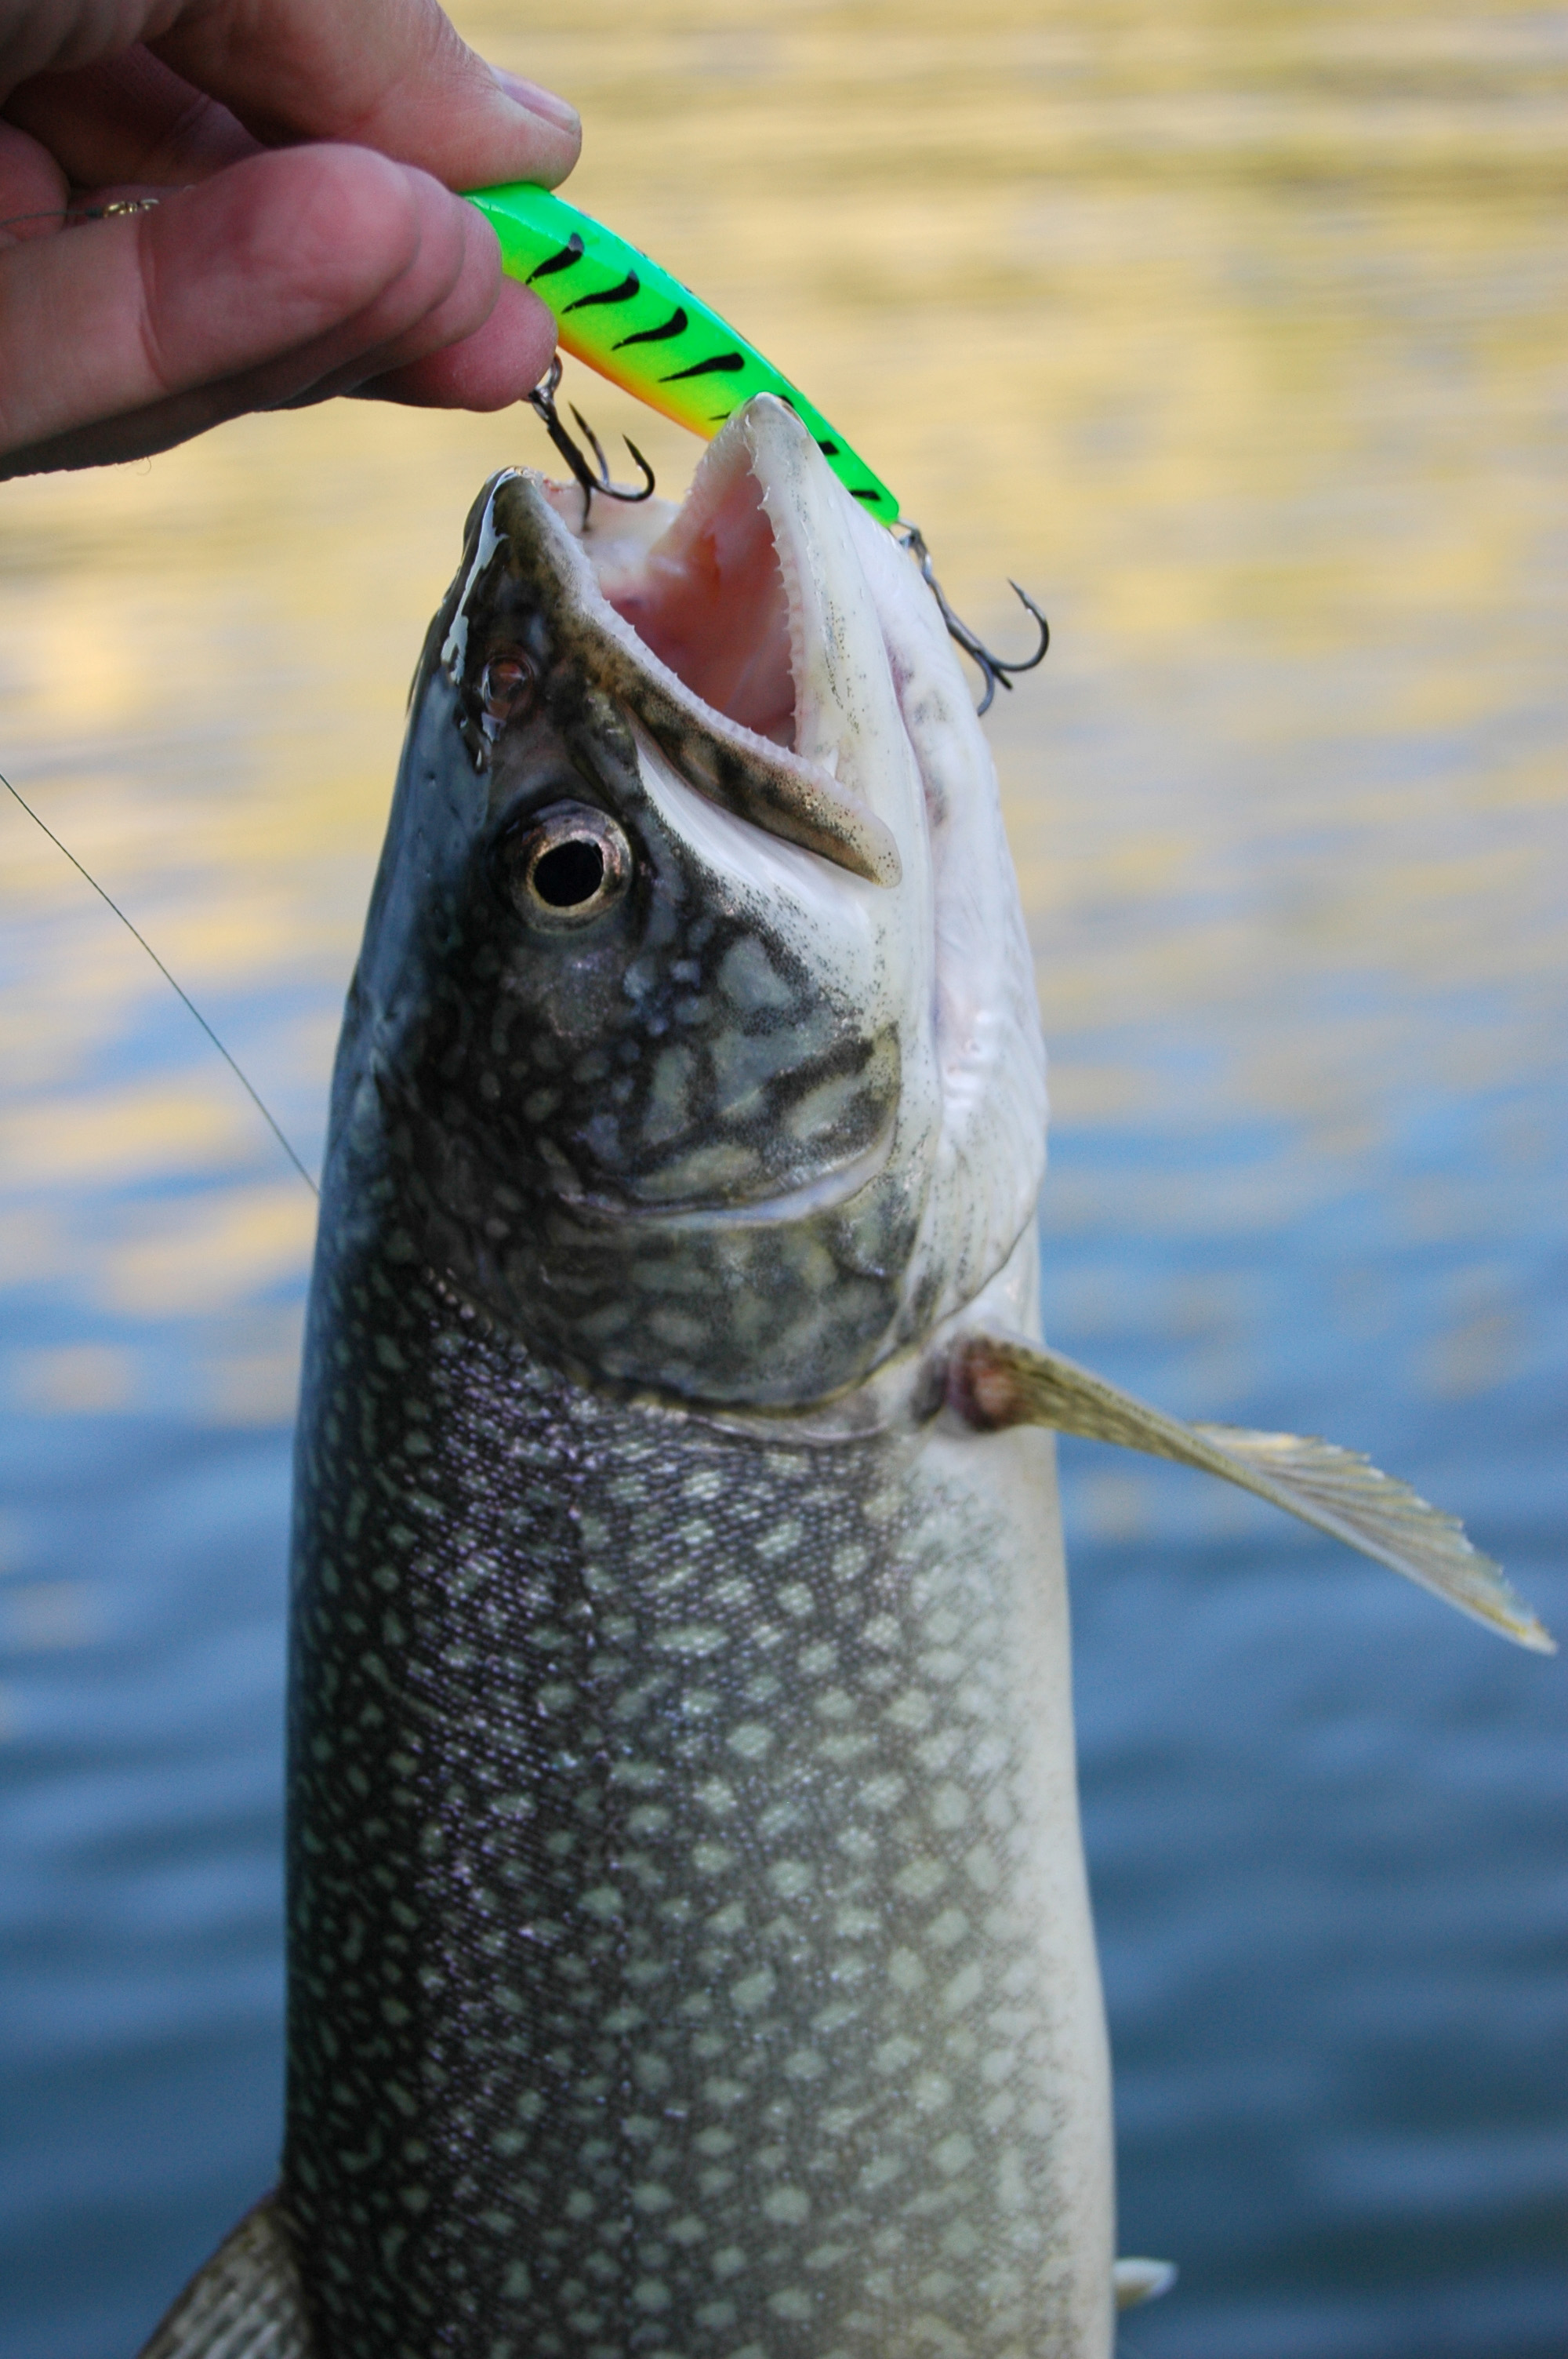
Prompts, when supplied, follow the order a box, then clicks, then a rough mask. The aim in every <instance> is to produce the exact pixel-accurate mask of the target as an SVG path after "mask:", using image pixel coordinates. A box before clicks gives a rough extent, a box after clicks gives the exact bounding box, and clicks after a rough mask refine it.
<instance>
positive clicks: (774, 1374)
mask: <svg viewBox="0 0 1568 2359" xmlns="http://www.w3.org/2000/svg"><path fill="white" fill-rule="evenodd" d="M585 506H586V503H583V502H581V500H580V498H579V490H578V488H577V487H576V486H574V485H566V486H562V485H558V484H551V483H550V482H549V481H548V480H547V479H546V478H545V477H544V476H542V475H540V474H537V473H533V472H531V471H529V470H526V469H509V470H506V471H503V473H501V474H500V475H498V476H497V477H495V478H494V479H493V480H492V482H491V483H490V484H488V485H487V486H486V487H485V489H484V490H483V492H482V493H481V495H480V498H479V500H478V501H477V502H476V504H475V506H474V508H473V510H472V512H471V514H470V518H469V522H468V525H467V527H466V533H465V538H464V545H463V550H462V555H461V560H460V566H459V570H458V572H457V575H456V578H455V580H454V582H453V584H452V587H451V589H450V591H449V593H448V596H447V598H446V600H445V601H444V603H443V604H442V606H441V608H440V610H439V611H438V614H437V615H436V617H435V620H434V622H433V624H432V625H431V628H430V632H429V634H428V636H427V641H426V645H425V648H424V651H423V654H422V657H421V659H420V663H419V667H418V670H417V672H416V679H415V683H414V688H413V691H412V696H411V709H410V718H409V723H408V732H407V738H406V747H405V753H404V757H403V762H402V766H401V769H400V772H399V777H398V782H397V788H396V791H395V799H394V803H393V808H392V812H391V816H390V820H389V823H388V832H387V839H386V845H385V849H384V854H383V858H382V863H381V866H380V869H379V872H378V875H377V878H376V882H375V886H374V888H373V896H372V900H371V906H370V912H369V916H368V919H367V923H366V929H365V937H364V943H363V947H362V952H361V956H360V960H359V963H358V966H357V968H356V971H355V974H354V977H353V981H352V984H351V989H350V993H349V998H348V1006H347V1010H346V1014H345V1019H344V1026H343V1031H342V1037H341V1044H340V1049H339V1054H338V1060H337V1066H336V1070H335V1074H334V1080H333V1087H332V1106H331V1119H330V1133H329V1141H328V1150H327V1159H326V1169H325V1172H324V1176H323V1185H322V1206H321V1217H320V1228H319V1241H318V1246H317V1256H316V1263H315V1268H314V1274H313V1277H312V1284H311V1297H310V1310H309V1315H308V1332H307V1344H306V1358H305V1371H304V1378H303V1386H302V1395H301V1406H300V1415H299V1422H298V1428H297V1458H296V1491H295V1528H294V1541H293V1560H292V1572H291V1582H292V1603H291V1641H290V1702H289V1736H288V1746H289V1768H288V2039H287V2045H288V2061H287V2125H286V2136H285V2147H284V2155H283V2161H282V2169H281V2177H280V2181H279V2185H278V2188H277V2189H276V2191H275V2193H274V2194H273V2195H272V2196H270V2197H268V2198H266V2199H265V2201H263V2202H262V2203H261V2204H259V2205H258V2206H257V2208H256V2209H255V2210H254V2211H253V2212H251V2213H250V2214H248V2215H247V2217H246V2219H245V2220H244V2221H243V2222H242V2223H240V2225H239V2227H238V2228H237V2229H236V2230H235V2231H233V2232H232V2234H231V2235H230V2237H229V2238H228V2239H227V2240H226V2241H225V2243H224V2244H223V2245H222V2247H221V2248H220V2250H219V2252H218V2253H217V2254H216V2255H215V2256H214V2257H213V2259H212V2260H211V2262H209V2263H208V2265H207V2266H206V2267H205V2268H204V2269H203V2270H202V2271H201V2272H200V2273H199V2275H198V2277H196V2278H195V2279H194V2280H193V2281H192V2284H191V2285H190V2286H189V2288H187V2290H186V2292H185V2293H184V2294H183V2295H182V2296H181V2297H180V2298H179V2299H178V2301H177V2302H176V2304H175V2305H174V2308H173V2309H172V2310H171V2311H170V2312H169V2313H168V2316H167V2318H166V2319H165V2321H163V2323H162V2324H161V2325H160V2327H159V2328H158V2329H157V2330H156V2332H155V2333H154V2336H153V2338H152V2341H151V2342H150V2343H148V2344H147V2345H146V2359H217V2354H219V2353H222V2354H223V2359H263V2354H267V2359H372V2354H373V2359H429V2354H432V2353H435V2352H441V2353H448V2354H455V2359H524V2354H526V2359H633V2354H636V2359H890V2354H906V2353H929V2354H934V2359H1108V2354H1109V2353H1110V2350H1111V2347H1112V2342H1113V2336H1114V2332H1115V2328H1114V2321H1115V2316H1116V2312H1117V2310H1118V2308H1119V2306H1121V2305H1123V2304H1126V2303H1130V2302H1131V2301H1134V2300H1136V2299H1144V2298H1149V2297H1152V2295H1153V2294H1155V2293H1157V2292H1160V2291H1161V2290H1162V2289H1163V2288H1164V2287H1165V2286H1166V2285H1167V2284H1168V2283H1169V2282H1170V2278H1171V2276H1172V2270H1171V2268H1170V2266H1169V2265H1168V2264H1165V2263H1162V2262H1158V2261H1152V2260H1142V2259H1137V2258H1127V2259H1124V2260H1122V2261H1121V2262H1118V2260H1117V2258H1116V2253H1115V2200H1114V2180H1113V2161H1112V2134H1111V2093H1110V2070H1109V2060H1108V2042H1107V2035H1106V2025H1105V2015H1104V2007H1103V2003H1102V1998H1101V1992H1100V1984H1099V1976H1098V1964H1097V1960H1096V1951H1095V1942H1094V1930H1093V1925H1092V1920H1091V1916H1090V1908H1089V1899H1088V1891H1087V1878H1086V1875H1085V1868H1084V1859H1083V1846H1082V1841H1081V1835H1080V1829H1079V1819H1078V1803H1077V1792H1076V1764H1075V1751H1074V1739H1073V1717H1072V1700H1071V1687H1070V1647H1069V1617H1068V1601H1067V1593H1066V1579H1065V1563H1064V1558H1063V1548H1062V1533H1061V1518H1060V1513H1059V1506H1058V1498H1057V1488H1056V1473H1055V1460H1054V1433H1055V1431H1056V1430H1067V1431H1072V1432H1079V1433H1087V1434H1090V1435H1092V1436H1094V1437H1096V1438H1098V1439H1100V1440H1108V1441H1113V1442H1117V1443H1119V1444H1121V1445H1123V1446H1130V1447H1133V1448H1138V1449H1142V1450H1146V1451H1153V1452H1155V1453H1156V1454H1160V1455H1164V1456H1167V1457H1172V1458H1175V1459H1178V1460H1182V1461H1184V1462H1188V1463H1190V1464H1193V1465H1195V1466H1199V1467H1202V1468H1203V1469H1205V1470H1206V1472H1208V1473H1213V1474H1217V1475H1219V1476H1221V1477H1223V1478H1224V1479H1227V1480H1229V1481H1232V1482H1236V1483H1239V1484H1242V1485H1243V1487H1246V1488H1249V1489H1251V1490H1253V1491H1254V1492H1257V1493H1259V1494H1260V1495H1262V1496H1264V1497H1266V1498H1269V1499H1271V1501H1272V1502H1273V1503H1274V1504H1276V1505H1278V1506H1283V1507H1286V1508H1288V1509H1289V1510H1290V1511H1291V1512H1292V1513H1296V1514H1298V1515H1302V1516H1304V1517H1306V1518H1307V1520H1309V1521H1312V1522H1315V1523H1316V1524H1318V1525H1319V1526H1320V1527H1323V1528H1325V1530H1328V1531H1330V1532H1333V1533H1335V1534H1336V1536H1337V1537H1339V1538H1344V1539H1347V1540H1349V1541H1350V1542H1351V1543H1352V1544H1353V1545H1356V1546H1358V1547H1360V1548H1362V1549H1366V1550H1368V1552H1369V1553H1372V1554H1374V1555H1378V1556H1380V1557H1381V1558H1382V1560H1384V1561H1386V1562H1389V1563H1390V1564H1392V1565H1394V1566H1395V1567H1396V1568H1397V1569H1398V1570H1400V1571H1403V1572H1405V1573H1407V1574H1410V1575H1411V1576H1412V1577H1413V1578H1415V1579H1417V1580H1419V1581H1421V1582H1424V1583H1425V1584H1426V1585H1427V1586H1429V1587H1431V1588H1433V1589H1434V1590H1436V1591H1437V1592H1438V1593H1440V1594H1442V1595H1444V1596H1445V1597H1446V1598H1448V1599H1449V1600H1450V1602H1452V1603H1456V1604H1458V1605H1459V1606H1461V1608H1462V1609H1463V1610H1465V1611H1466V1612H1468V1613H1470V1614H1473V1615H1475V1616H1476V1618H1478V1619H1481V1620H1483V1621H1486V1622H1488V1623H1489V1624H1490V1625H1492V1626H1494V1627H1496V1628H1498V1629H1499V1630H1501V1631H1502V1632H1503V1633H1504V1635H1506V1636H1510V1637H1512V1638H1514V1639H1515V1640H1516V1641H1517V1642H1519V1643H1520V1644H1523V1645H1526V1646H1530V1647H1536V1648H1538V1649H1544V1648H1546V1647H1550V1645H1551V1641H1550V1639H1549V1638H1548V1637H1547V1636H1546V1634H1545V1633H1544V1632H1543V1631H1542V1630H1541V1626H1540V1625H1539V1624H1538V1623H1536V1622H1535V1621H1534V1619H1533V1617H1532V1616H1531V1615H1530V1612H1529V1609H1528V1608H1527V1607H1525V1606H1524V1605H1523V1604H1522V1603H1521V1602H1520V1601H1519V1600H1518V1599H1517V1598H1516V1597H1514V1595H1513V1593H1512V1592H1511V1591H1509V1589H1508V1588H1507V1585H1506V1583H1504V1582H1503V1581H1502V1579H1501V1576H1500V1574H1499V1573H1498V1571H1497V1568H1496V1567H1495V1566H1493V1565H1491V1564H1490V1562H1489V1560H1487V1559H1486V1558H1484V1557H1482V1556H1480V1555H1479V1554H1478V1553H1477V1552H1476V1550H1474V1549H1472V1548H1471V1547H1470V1545H1469V1543H1468V1541H1467V1540H1465V1538H1464V1536H1463V1534H1462V1532H1461V1531H1460V1529H1459V1527H1458V1526H1457V1525H1456V1524H1454V1522H1453V1520H1452V1519H1451V1518H1449V1517H1445V1516H1443V1515H1441V1514H1439V1513H1438V1511H1436V1510H1435V1509H1433V1508H1430V1507H1428V1506H1426V1505H1425V1504H1424V1503H1423V1502H1422V1501H1420V1500H1418V1499H1417V1498H1416V1497H1415V1496H1414V1495H1413V1494H1412V1493H1411V1492H1409V1491H1408V1490H1406V1489H1405V1487H1404V1486H1403V1485H1402V1484H1398V1483H1396V1482H1394V1481H1392V1480H1391V1479H1390V1478H1389V1477H1386V1476H1384V1475H1381V1474H1379V1473H1377V1472H1376V1471H1375V1470H1373V1469H1371V1468H1370V1467H1368V1465H1367V1463H1366V1462H1365V1461H1364V1460H1363V1459H1361V1458H1359V1457H1357V1455H1356V1454H1355V1453H1353V1452H1350V1451H1342V1450H1338V1449H1336V1448H1334V1447H1333V1446H1331V1445H1329V1444H1326V1443H1323V1442H1318V1441H1314V1440H1305V1439H1303V1438H1300V1437H1295V1436H1288V1435H1264V1434H1256V1433H1251V1432H1248V1431H1243V1430H1237V1429H1233V1428H1229V1427H1224V1426H1213V1425H1206V1426H1188V1425H1184V1424H1183V1423H1181V1422H1180V1421H1179V1420H1176V1419H1171V1418H1167V1417H1164V1416H1162V1414H1161V1413H1160V1412H1159V1411H1157V1410H1154V1409H1152V1408H1147V1407H1146V1406H1145V1405H1143V1404H1141V1403H1140V1402H1138V1401H1136V1400H1134V1399H1133V1398H1132V1397H1130V1395H1128V1394H1126V1393H1124V1392H1122V1391H1120V1390H1119V1388H1118V1387H1117V1386H1113V1385H1111V1384H1109V1383H1108V1381H1107V1380H1106V1379H1104V1378H1102V1377H1099V1376H1097V1375H1092V1374H1090V1373H1089V1372H1088V1371H1086V1370H1083V1369H1080V1368H1078V1367H1076V1365H1075V1364H1073V1363H1072V1362H1071V1361H1069V1360H1067V1359H1065V1357H1064V1356H1063V1355H1061V1354H1059V1353H1055V1352H1054V1350H1051V1349H1049V1348H1048V1347H1047V1346H1046V1344H1045V1343H1044V1340H1043V1334H1042V1328H1041V1318H1040V1301H1039V1291H1040V1289H1039V1267H1038V1245H1037V1239H1036V1226H1035V1211H1036V1203H1037V1200H1038V1197H1039V1193H1040V1190H1041V1186H1042V1182H1043V1179H1044V1155H1045V1136H1046V1112H1047V1107H1046V1092H1045V1058H1044V1045H1043V1041H1042V1035H1041V1028H1040V1020H1039V1013H1038V1008H1037V1004H1036V996H1035V989H1034V983H1033V969H1032V962H1031V958H1030V952H1029V946H1028V942H1027V939H1026V935H1025V930H1024V926H1023V919H1022V910H1021V908H1020V903H1019V896H1018V889H1017V885H1016V881H1015V877H1014V874H1013V869H1012V864H1011V858H1010V855H1009V852H1008V847H1007V840H1006V835H1005V832H1004V828H1003V824H1002V818H1001V810H1000V798H999V794H998V789H997V783H996V777H995V772H994V769H993V767H992V765H991V762H990V758H989V753H988V751H987V747H986V742H985V738H984V735H983V733H982V731H981V729H980V727H979V722H978V719H977V716H976V714H975V712H974V710H973V707H972V705H971V702H970V699H969V695H968V690H967V688H966V684H965V680H964V677H963V674H962V672H961V670H960V669H959V665H958V660H957V655H956V654H955V652H954V648H953V646H952V644H951V642H950V640H949V638H948V636H947V632H946V625H945V622H944V619H943V615H942V613H941V610H940V608H939V606H938V604H937V602H936V601H935V599H934V598H933V596H932V594H931V592H930V590H929V588H928V586H927V584H926V582H925V579H924V577H923V575H922V572H921V571H920V569H919V566H918V564H917V563H916V562H915V561H914V559H913V558H912V556H911V555H910V553H908V552H907V551H906V550H904V549H901V548H900V546H899V545H898V543H897V542H896V541H895V539H894V538H892V535H891V534H890V533H888V532H887V531H886V530H885V529H884V528H883V527H881V526H880V525H879V524H878V523H877V522H876V521H875V519H874V518H872V517H871V516H868V515H866V514H865V513H864V510H863V507H862V506H860V505H859V504H857V502H856V501H855V499H854V498H853V496H852V494H851V493H850V492H849V490H847V489H846V487H845V486H844V485H843V484H841V483H840V482H839V481H838V478H837V477H836V476H835V474H834V473H833V472H832V470H831V469H830V467H829V466H828V464H827V461H826V459H825V457H824V455H823V453H822V452H821V451H819V449H818V448H817V447H816V440H815V438H814V437H813V435H812V433H811V431H810V429H809V428H808V426H807V425H806V423H804V422H803V421H802V419H800V418H799V417H798V416H797V415H796V414H795V411H794V409H793V408H791V407H790V406H789V405H788V404H787V403H785V402H784V401H782V400H780V399H778V398H776V397H773V396H772V395H770V394H767V393H763V394H761V395H758V396H756V397H753V398H752V399H751V400H750V401H748V402H747V403H746V404H744V405H743V406H742V407H741V408H739V409H738V410H737V412H736V414H735V416H734V417H733V418H732V419H730V421H729V422H728V423H727V424H726V426H725V427H724V429H723V430H722V431H721V432H720V433H719V435H718V437H717V439H716V440H714V441H713V442H712V443H711V445H710V446H709V449H708V452H707V454H706V455H705V457H704V459H703V460H702V462H701V463H700V465H699V467H698V468H697V473H696V476H695V478H694V481H693V484H692V486H691V489H690V491H689V493H688V494H687V498H686V500H685V501H684V503H682V504H681V505H680V506H678V507H672V506H670V505H669V504H667V503H662V502H661V503H654V502H651V501H650V502H649V503H647V504H646V505H645V506H641V507H638V508H634V509H631V510H629V511H622V512H621V513H618V514H616V515H614V516H607V515H606V512H605V511H603V510H602V509H600V510H599V511H594V512H591V513H589V514H588V515H585V514H584V512H583V511H584V508H585Z"/></svg>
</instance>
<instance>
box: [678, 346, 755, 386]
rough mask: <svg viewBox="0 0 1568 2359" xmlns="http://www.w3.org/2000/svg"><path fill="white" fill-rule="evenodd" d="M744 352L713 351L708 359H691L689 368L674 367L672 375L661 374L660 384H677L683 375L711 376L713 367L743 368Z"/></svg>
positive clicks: (744, 362) (744, 361)
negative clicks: (711, 356)
mask: <svg viewBox="0 0 1568 2359" xmlns="http://www.w3.org/2000/svg"><path fill="white" fill-rule="evenodd" d="M745 365H746V356H745V354H744V353H714V355H713V358H712V359H711V360H708V361H693V363H692V364H691V366H690V368H683V369H676V371H675V373H674V375H670V376H662V377H661V378H660V379H659V383H660V384H661V385H678V384H679V383H680V381H681V379H682V377H683V376H711V375H712V374H713V372H714V370H715V369H743V368H744V367H745Z"/></svg>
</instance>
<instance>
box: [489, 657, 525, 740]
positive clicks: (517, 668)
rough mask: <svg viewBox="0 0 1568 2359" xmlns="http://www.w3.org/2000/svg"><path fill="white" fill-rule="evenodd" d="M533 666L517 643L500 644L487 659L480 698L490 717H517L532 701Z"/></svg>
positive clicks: (496, 719)
mask: <svg viewBox="0 0 1568 2359" xmlns="http://www.w3.org/2000/svg"><path fill="white" fill-rule="evenodd" d="M533 694H534V667H533V665H532V664H531V663H530V662H529V660H528V658H527V657H526V656H525V655H524V654H523V653H522V652H521V650H520V649H518V648H516V647H498V648H497V649H495V651H494V652H493V653H492V655H491V656H490V657H489V658H487V659H486V662H485V667H484V671H483V673H482V675H481V679H480V684H479V701H480V703H481V707H482V708H483V712H484V715H485V718H486V720H487V721H492V722H494V723H497V724H498V725H499V724H500V723H504V722H507V721H515V720H516V718H517V716H518V715H519V713H521V712H525V711H526V709H527V707H528V705H529V704H530V703H531V701H533Z"/></svg>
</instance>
